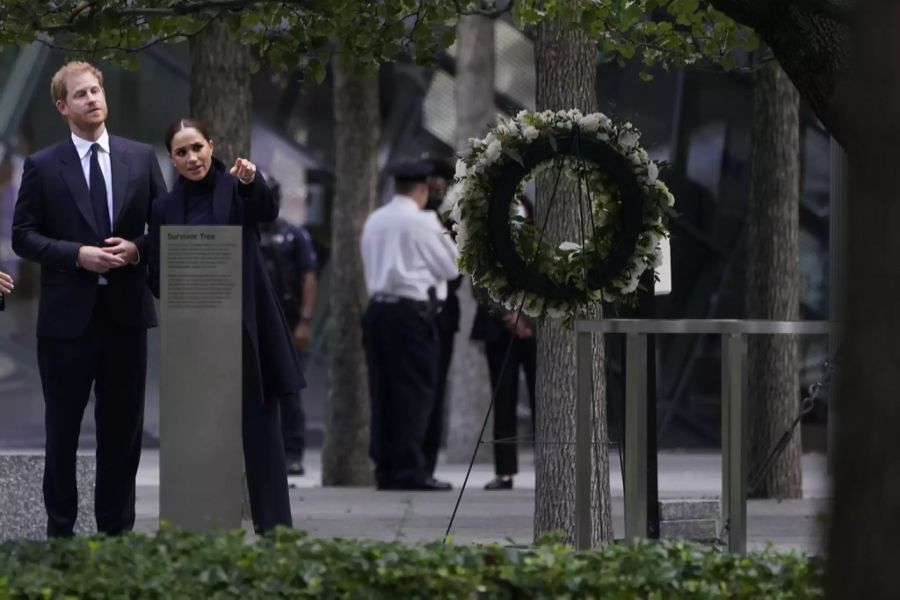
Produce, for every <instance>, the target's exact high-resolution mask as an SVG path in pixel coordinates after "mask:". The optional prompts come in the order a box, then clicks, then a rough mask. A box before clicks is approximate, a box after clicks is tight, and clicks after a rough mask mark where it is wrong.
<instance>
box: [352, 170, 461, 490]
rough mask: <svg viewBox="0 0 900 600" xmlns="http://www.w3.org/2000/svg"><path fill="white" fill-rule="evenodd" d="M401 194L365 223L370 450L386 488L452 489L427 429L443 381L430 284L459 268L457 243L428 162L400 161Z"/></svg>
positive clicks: (363, 248) (377, 476) (365, 340)
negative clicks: (432, 461)
mask: <svg viewBox="0 0 900 600" xmlns="http://www.w3.org/2000/svg"><path fill="white" fill-rule="evenodd" d="M391 172H392V174H393V175H394V184H395V195H394V197H393V199H392V200H391V201H390V202H388V203H387V204H385V205H384V206H382V207H380V208H377V209H376V210H375V211H374V212H372V214H370V215H369V217H368V219H366V222H365V225H364V226H363V231H362V239H361V243H360V246H361V251H362V259H363V273H364V276H365V282H366V291H367V292H368V294H369V305H368V307H367V309H366V312H365V315H364V316H363V345H364V347H365V352H366V361H367V363H368V368H369V370H368V372H369V390H370V393H369V396H370V399H371V404H372V428H371V433H370V446H369V451H370V456H371V457H372V460H373V461H374V462H375V480H376V484H377V487H378V489H380V490H449V489H451V487H452V486H451V485H450V484H449V483H448V482H445V481H438V480H436V479H435V478H434V477H433V476H432V475H431V473H430V472H429V471H428V464H427V462H426V458H425V434H426V431H427V429H428V423H429V420H430V419H431V415H432V408H433V405H434V399H435V389H436V386H437V364H438V363H437V361H438V354H437V333H436V330H435V327H436V326H435V320H434V319H435V304H434V301H433V299H432V298H430V297H429V288H435V287H437V286H438V285H440V284H441V283H444V282H446V281H447V280H449V279H454V278H456V277H458V276H459V271H458V270H457V268H456V259H457V256H458V253H457V250H456V245H455V244H454V243H453V241H452V240H451V239H450V236H449V235H447V232H446V231H445V230H444V227H443V225H441V222H440V221H439V220H438V218H437V216H436V215H435V214H434V213H432V212H430V211H425V210H422V209H423V208H424V207H425V202H426V200H427V199H428V183H427V178H428V176H429V175H431V174H432V173H433V167H432V166H431V165H429V164H427V163H424V162H421V161H420V162H417V163H408V164H402V165H397V166H396V167H394V168H392V169H391Z"/></svg>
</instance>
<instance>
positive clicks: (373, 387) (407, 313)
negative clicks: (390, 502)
mask: <svg viewBox="0 0 900 600" xmlns="http://www.w3.org/2000/svg"><path fill="white" fill-rule="evenodd" d="M363 344H364V346H365V350H366V360H367V363H368V366H369V393H370V397H371V404H372V429H371V438H370V444H369V454H370V456H371V457H372V460H374V461H375V478H376V481H377V484H378V486H379V487H391V486H395V485H400V486H402V485H416V484H419V483H423V482H424V481H426V480H427V479H428V478H429V476H430V473H429V472H428V471H427V465H426V460H425V453H424V443H425V432H426V429H427V427H428V421H429V418H430V417H431V412H432V408H433V404H434V393H435V382H436V378H437V356H436V351H437V347H436V336H435V329H434V323H433V319H432V318H431V316H430V313H429V311H428V308H427V304H426V303H424V302H414V301H408V300H399V301H396V302H375V301H373V302H370V303H369V307H368V309H367V310H366V314H365V316H364V317H363Z"/></svg>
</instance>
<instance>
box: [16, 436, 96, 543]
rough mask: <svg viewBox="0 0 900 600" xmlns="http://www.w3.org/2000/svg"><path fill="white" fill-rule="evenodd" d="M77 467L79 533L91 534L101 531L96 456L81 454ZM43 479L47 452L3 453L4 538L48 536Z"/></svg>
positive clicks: (76, 530) (77, 525)
mask: <svg viewBox="0 0 900 600" xmlns="http://www.w3.org/2000/svg"><path fill="white" fill-rule="evenodd" d="M75 469H76V477H77V480H78V521H77V522H76V523H75V533H76V534H78V535H90V534H93V533H96V532H97V523H96V522H95V521H94V481H95V480H96V463H95V460H94V457H93V456H91V455H79V456H78V457H77V459H76V461H75ZM43 479H44V455H43V454H0V540H12V539H23V538H24V539H44V538H46V537H47V513H46V512H45V511H44V495H43V491H42V484H43Z"/></svg>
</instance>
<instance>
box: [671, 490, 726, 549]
mask: <svg viewBox="0 0 900 600" xmlns="http://www.w3.org/2000/svg"><path fill="white" fill-rule="evenodd" d="M659 536H660V537H661V538H678V539H687V540H694V541H704V542H705V541H713V540H716V539H718V537H719V499H718V498H700V499H685V498H678V499H666V500H660V502H659Z"/></svg>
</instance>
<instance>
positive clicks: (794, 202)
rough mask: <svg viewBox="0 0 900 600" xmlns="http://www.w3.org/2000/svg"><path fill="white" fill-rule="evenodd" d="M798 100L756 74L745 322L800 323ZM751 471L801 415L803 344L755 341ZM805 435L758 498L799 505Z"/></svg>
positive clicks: (774, 73)
mask: <svg viewBox="0 0 900 600" xmlns="http://www.w3.org/2000/svg"><path fill="white" fill-rule="evenodd" d="M799 108H800V99H799V95H798V94H797V90H796V88H795V87H794V85H793V84H792V83H791V81H790V79H788V77H787V75H786V74H785V73H784V71H783V70H782V69H781V67H780V66H779V65H778V64H777V63H770V64H768V65H765V66H764V67H762V69H761V70H760V71H758V72H757V73H756V77H755V82H754V89H753V146H752V157H751V172H750V208H749V221H750V226H749V233H748V236H747V316H748V317H749V318H751V319H779V320H795V319H797V318H799V312H800V311H799V307H800V282H799V258H800V250H799V228H800V210H799V205H800V119H799ZM748 350H749V354H748V360H749V362H748V371H749V373H748V383H749V392H750V393H749V396H750V402H751V404H750V407H751V415H752V421H751V446H750V448H751V450H750V464H751V469H750V472H751V473H754V472H755V471H756V469H757V467H758V466H759V465H760V464H761V463H762V462H763V461H764V460H765V459H766V457H767V456H768V454H769V453H770V451H771V449H772V448H773V447H774V446H775V444H776V443H777V442H778V439H779V438H780V437H781V435H782V434H783V433H784V432H785V431H786V430H787V429H788V428H789V427H790V425H791V422H792V421H793V419H794V418H795V417H796V416H797V412H798V410H799V404H798V390H799V388H800V381H799V375H798V369H799V366H800V365H799V360H798V348H797V338H796V337H795V336H787V335H773V336H750V339H749V341H748ZM800 457H801V442H800V430H799V428H798V430H797V431H796V433H795V434H794V436H793V438H792V440H791V442H790V444H789V445H788V446H787V448H786V449H785V451H784V453H783V454H781V455H780V457H779V458H778V459H777V460H776V461H775V462H774V464H773V465H772V466H771V469H770V470H769V471H768V474H767V475H766V476H765V478H764V479H763V480H762V481H761V483H760V486H759V487H758V488H757V489H756V490H751V491H750V493H751V495H753V496H754V497H757V498H800V497H801V496H802V493H803V492H802V485H801V483H802V480H801V476H802V475H801V468H800V467H801V465H800Z"/></svg>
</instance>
